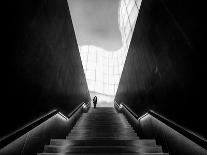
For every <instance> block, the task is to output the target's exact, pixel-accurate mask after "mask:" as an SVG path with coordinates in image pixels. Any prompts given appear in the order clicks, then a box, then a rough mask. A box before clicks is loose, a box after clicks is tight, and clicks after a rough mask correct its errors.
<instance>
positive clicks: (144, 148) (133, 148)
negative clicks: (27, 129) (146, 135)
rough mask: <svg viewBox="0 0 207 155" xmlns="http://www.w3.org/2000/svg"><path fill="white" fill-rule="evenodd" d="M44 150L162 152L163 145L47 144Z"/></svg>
mask: <svg viewBox="0 0 207 155" xmlns="http://www.w3.org/2000/svg"><path fill="white" fill-rule="evenodd" d="M44 152H48V153H69V152H71V153H75V152H77V153H100V152H102V153H118V152H120V153H123V152H125V153H135V152H145V153H162V147H161V146H156V147H150V146H68V145H66V146H56V145H45V147H44Z"/></svg>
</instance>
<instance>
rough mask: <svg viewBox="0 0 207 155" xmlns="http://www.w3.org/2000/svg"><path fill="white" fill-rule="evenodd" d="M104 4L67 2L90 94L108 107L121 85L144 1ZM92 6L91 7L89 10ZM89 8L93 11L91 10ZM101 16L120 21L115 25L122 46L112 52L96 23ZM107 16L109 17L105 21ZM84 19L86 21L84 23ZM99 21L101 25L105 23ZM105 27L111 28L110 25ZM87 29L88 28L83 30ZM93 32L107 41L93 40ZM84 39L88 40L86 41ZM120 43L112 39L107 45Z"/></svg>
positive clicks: (122, 0) (99, 26)
mask: <svg viewBox="0 0 207 155" xmlns="http://www.w3.org/2000/svg"><path fill="white" fill-rule="evenodd" d="M101 1H102V2H103V0H96V1H94V0H84V1H83V0H68V3H69V8H70V12H71V16H72V21H73V25H74V30H75V34H76V38H77V42H78V46H79V52H80V56H81V60H82V65H83V69H84V72H85V77H86V81H87V85H88V89H89V91H90V95H91V97H93V96H95V95H96V96H98V98H99V101H105V104H104V106H107V103H109V102H113V99H114V96H115V94H116V91H117V88H118V85H119V81H120V78H121V74H122V71H123V67H124V63H125V60H126V56H127V52H128V49H129V45H130V41H131V38H132V34H133V31H134V27H135V24H136V20H137V16H138V13H139V9H140V6H141V0H117V2H116V3H114V1H111V0H106V1H105V2H104V4H101V3H102V2H101ZM97 2H98V3H97ZM105 3H108V5H106V4H105ZM116 5H117V6H116ZM89 6H90V8H87V7H89ZM109 6H113V7H114V8H116V11H110V8H109ZM103 7H105V8H103ZM90 9H93V10H92V11H91V10H90ZM112 9H113V8H112ZM84 11H85V12H84ZM90 11H91V12H90ZM104 11H105V12H104ZM88 12H89V15H91V16H93V17H94V18H92V19H91V17H87V18H88V20H90V21H87V19H85V18H86V16H85V15H86V14H88ZM100 12H102V13H100ZM108 12H109V13H108ZM90 13H91V14H90ZM110 13H111V14H110ZM96 14H97V17H96ZM100 14H101V16H102V18H103V20H106V19H107V20H106V21H107V22H117V23H115V24H112V25H116V24H117V27H116V28H117V30H118V32H119V33H120V37H121V38H120V39H121V45H120V46H119V47H117V46H116V48H117V49H115V50H109V47H106V45H107V44H104V43H100V42H104V41H105V42H107V38H105V37H106V36H105V34H104V33H102V31H103V29H104V28H103V27H104V25H103V24H101V25H99V24H97V20H100ZM114 14H116V18H117V19H116V21H114V20H113V19H112V18H113V17H115V15H114ZM106 16H107V18H105V17H106ZM110 16H111V19H110ZM83 20H86V21H85V22H83ZM112 20H113V21H112ZM100 21H101V22H102V20H100ZM94 23H95V24H94ZM90 24H91V25H90ZM92 24H94V25H95V26H94V25H92ZM106 25H107V28H108V26H109V25H110V24H106ZM84 26H85V27H88V29H87V28H83V27H84ZM111 27H113V26H111ZM113 28H114V27H113ZM88 31H90V32H88ZM97 31H98V32H97ZM99 31H100V32H99ZM93 33H95V34H97V33H99V34H102V35H101V36H103V38H104V39H103V38H102V37H101V36H98V37H97V38H95V40H96V41H94V40H93V38H92V37H91V34H93ZM106 33H107V32H106ZM111 37H112V38H116V37H114V36H113V35H109V36H108V40H111ZM83 38H86V39H85V40H84V39H83ZM87 39H88V40H87ZM90 39H91V40H90ZM117 40H118V39H117ZM117 40H116V39H114V40H112V44H108V46H113V42H114V44H117ZM102 45H103V46H102ZM104 45H105V46H104ZM113 48H114V47H113Z"/></svg>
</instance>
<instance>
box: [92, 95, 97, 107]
mask: <svg viewBox="0 0 207 155" xmlns="http://www.w3.org/2000/svg"><path fill="white" fill-rule="evenodd" d="M96 104H97V97H96V96H94V98H93V105H94V108H96Z"/></svg>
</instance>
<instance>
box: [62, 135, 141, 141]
mask: <svg viewBox="0 0 207 155" xmlns="http://www.w3.org/2000/svg"><path fill="white" fill-rule="evenodd" d="M66 139H68V140H139V137H129V136H125V137H124V136H122V137H115V136H113V137H82V136H81V135H80V136H67V137H66Z"/></svg>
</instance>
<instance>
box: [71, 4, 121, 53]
mask: <svg viewBox="0 0 207 155" xmlns="http://www.w3.org/2000/svg"><path fill="white" fill-rule="evenodd" d="M68 4H69V8H70V13H71V16H72V20H73V25H74V29H75V33H76V38H77V41H78V44H79V46H82V45H95V46H98V47H102V48H104V49H105V50H110V51H114V50H118V49H120V48H121V46H122V41H121V33H120V31H119V26H118V6H119V0H68Z"/></svg>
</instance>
